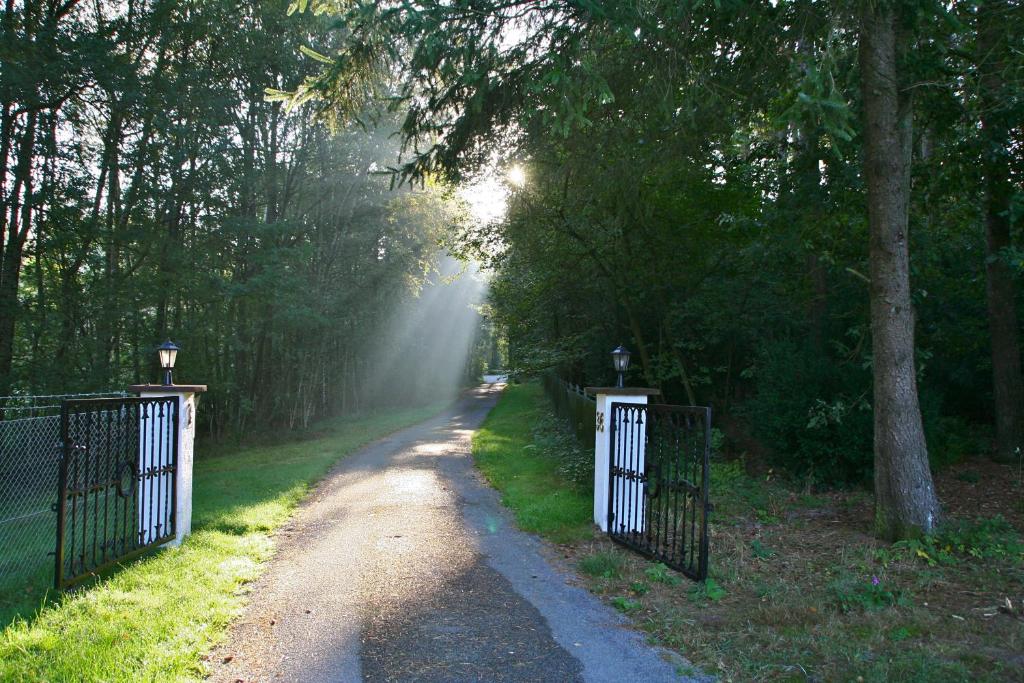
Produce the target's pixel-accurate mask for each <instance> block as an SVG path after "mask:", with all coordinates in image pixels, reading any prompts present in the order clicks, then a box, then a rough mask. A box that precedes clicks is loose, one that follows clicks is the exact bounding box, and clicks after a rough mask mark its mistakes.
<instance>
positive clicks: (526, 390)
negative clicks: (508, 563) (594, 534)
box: [473, 383, 593, 543]
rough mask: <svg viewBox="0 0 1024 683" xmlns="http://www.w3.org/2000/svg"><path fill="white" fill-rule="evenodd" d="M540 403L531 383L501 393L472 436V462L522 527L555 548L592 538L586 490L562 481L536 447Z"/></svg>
mask: <svg viewBox="0 0 1024 683" xmlns="http://www.w3.org/2000/svg"><path fill="white" fill-rule="evenodd" d="M543 400H544V397H543V394H542V393H541V388H540V386H539V385H538V384H535V383H529V384H515V385H510V386H509V387H508V388H507V389H505V391H504V393H503V394H502V397H501V400H500V401H499V402H498V405H497V406H496V407H495V408H494V410H492V411H491V413H490V414H489V415H488V416H487V419H486V420H485V421H484V423H483V425H482V426H481V428H480V429H479V430H478V431H477V432H476V434H474V435H473V457H474V459H475V461H476V464H477V467H479V468H480V471H481V472H483V474H484V476H485V477H486V478H487V481H489V482H490V483H491V485H492V486H494V487H495V488H496V489H498V490H499V491H500V492H501V496H502V502H503V503H504V504H505V505H506V506H508V507H509V508H511V510H512V511H513V513H514V514H515V517H516V522H518V524H519V526H520V527H521V528H523V529H525V530H526V531H531V532H534V533H538V534H540V535H542V536H544V537H545V538H547V539H549V540H551V541H554V542H556V543H569V542H572V541H578V540H581V539H584V538H590V536H591V530H590V514H591V510H592V508H593V503H592V502H591V501H592V500H593V499H592V498H591V495H590V491H589V490H588V489H587V488H585V487H579V486H576V485H574V484H573V483H572V482H571V481H570V480H569V479H568V478H567V477H565V476H563V475H562V474H561V473H560V472H559V465H560V462H559V460H558V459H557V458H555V457H551V455H549V454H548V453H547V451H546V450H545V449H542V448H538V447H537V443H535V440H534V436H535V435H534V427H535V425H536V424H537V423H538V421H539V420H540V418H541V415H542V412H543V408H544V405H543V403H542V402H543Z"/></svg>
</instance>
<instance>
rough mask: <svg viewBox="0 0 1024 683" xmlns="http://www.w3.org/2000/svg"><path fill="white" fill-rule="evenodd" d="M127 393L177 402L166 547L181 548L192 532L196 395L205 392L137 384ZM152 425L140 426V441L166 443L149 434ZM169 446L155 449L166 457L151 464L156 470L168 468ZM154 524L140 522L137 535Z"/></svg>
mask: <svg viewBox="0 0 1024 683" xmlns="http://www.w3.org/2000/svg"><path fill="white" fill-rule="evenodd" d="M128 390H129V391H130V392H131V393H133V394H137V395H138V396H140V397H141V398H160V397H173V398H175V399H177V408H178V430H177V434H176V436H177V438H176V439H175V441H176V442H177V456H178V458H177V461H178V464H177V469H176V470H175V476H174V492H175V495H174V502H175V504H174V517H175V536H174V540H172V541H169V542H168V545H172V546H176V545H181V542H182V541H183V540H184V539H185V537H186V536H188V535H189V534H190V533H191V532H192V460H193V446H194V443H195V436H196V407H197V405H198V403H199V398H198V394H201V393H203V392H204V391H206V385H205V384H171V385H167V386H164V385H160V384H136V385H134V386H131V387H129V388H128ZM154 425H155V423H154V421H152V420H150V421H149V423H148V424H141V425H139V439H140V440H143V439H155V440H157V441H168V438H167V436H165V435H163V434H151V433H150V432H152V431H153V429H154ZM170 445H171V444H169V443H168V444H167V447H166V448H163V449H158V452H162V453H166V454H167V455H166V457H165V458H164V462H160V463H153V464H154V465H156V466H161V465H168V464H170V462H171V460H170ZM152 523H153V522H152V521H151V520H146V519H144V518H140V520H139V524H140V531H141V532H143V533H146V532H148V531H149V529H148V526H149V525H151V524H152Z"/></svg>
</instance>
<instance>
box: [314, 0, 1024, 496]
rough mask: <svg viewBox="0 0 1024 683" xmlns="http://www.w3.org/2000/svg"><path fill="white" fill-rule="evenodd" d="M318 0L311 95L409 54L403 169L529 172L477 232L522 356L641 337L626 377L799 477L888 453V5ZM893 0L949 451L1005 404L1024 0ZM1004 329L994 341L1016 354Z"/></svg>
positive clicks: (594, 376)
mask: <svg viewBox="0 0 1024 683" xmlns="http://www.w3.org/2000/svg"><path fill="white" fill-rule="evenodd" d="M309 4H310V5H312V6H314V7H316V8H317V10H318V11H322V12H327V13H330V14H334V15H336V16H337V17H338V24H337V25H338V26H344V27H345V30H346V31H347V33H346V42H345V46H346V47H345V49H343V50H340V51H338V52H337V53H336V54H335V53H333V52H331V51H330V50H327V51H326V53H327V54H328V56H329V58H330V61H331V63H330V64H329V65H326V66H325V67H324V71H323V72H322V73H321V74H320V76H319V77H316V78H311V79H309V80H307V81H306V82H305V83H304V85H303V90H302V92H303V93H308V92H310V91H318V92H319V93H320V94H322V95H323V96H325V97H326V98H327V99H328V101H329V102H332V103H334V104H335V105H336V106H342V105H345V104H348V105H349V106H351V104H352V100H351V95H352V93H351V92H350V91H343V92H342V91H339V90H338V89H337V88H336V87H335V85H334V83H335V81H336V80H337V79H338V78H340V77H341V75H342V74H346V73H350V72H352V71H353V70H354V69H356V67H357V64H356V63H355V62H354V61H353V57H352V55H354V54H362V53H363V52H365V51H367V50H370V51H376V53H377V54H380V55H387V56H388V57H389V58H390V59H391V60H392V61H393V63H395V64H396V65H398V66H400V67H401V73H402V74H403V80H402V81H401V83H400V85H399V86H397V87H396V89H395V90H394V91H393V92H392V93H391V94H392V95H393V98H392V99H391V100H389V102H390V104H391V105H392V107H393V108H394V109H397V110H399V111H401V112H402V113H403V114H404V115H405V119H404V123H403V127H402V131H403V133H404V135H405V139H406V143H407V147H408V148H409V150H410V151H412V150H415V154H412V155H411V156H410V157H409V158H408V162H407V163H406V164H405V165H404V166H403V167H402V168H401V169H400V171H401V173H402V174H403V177H406V178H411V179H417V178H424V177H430V175H431V174H434V173H443V174H448V175H450V176H452V177H456V178H459V177H466V176H472V175H473V173H474V172H478V171H480V170H481V169H486V168H488V167H492V168H497V170H499V171H504V170H506V169H508V168H509V167H511V166H513V165H519V166H521V167H522V168H523V169H524V170H525V176H526V182H525V184H523V185H522V186H521V187H512V197H511V201H510V207H509V212H508V215H507V217H506V218H505V219H504V220H503V221H499V222H497V223H496V224H493V225H489V226H482V227H481V226H475V227H473V228H472V229H471V230H469V231H467V232H466V233H464V234H462V235H461V236H460V239H458V240H457V242H458V244H459V245H460V246H461V248H462V249H463V250H465V251H466V252H467V253H471V254H473V255H475V256H477V257H478V258H482V259H484V260H486V261H487V262H488V264H489V265H490V266H491V267H492V268H493V269H494V271H495V273H496V279H495V282H494V285H493V294H492V302H493V309H494V314H495V316H496V319H497V321H498V322H499V323H500V325H501V326H502V327H503V329H504V330H505V331H506V333H507V335H508V343H509V348H510V353H511V357H512V363H513V365H514V366H515V367H516V368H518V369H519V370H520V371H522V372H527V373H528V372H531V371H536V370H541V369H545V368H552V367H553V368H556V369H557V370H558V371H559V372H560V373H561V374H562V375H563V376H564V377H566V378H567V379H570V380H572V381H576V382H579V383H582V384H588V383H589V384H604V383H607V382H609V381H610V380H611V379H612V377H613V375H612V372H611V367H610V363H609V360H608V351H609V350H610V349H611V348H613V347H614V346H616V345H617V344H618V343H620V342H621V343H626V344H627V346H629V347H631V348H632V349H633V351H634V352H635V355H634V359H635V362H634V365H633V368H634V369H633V371H632V373H631V376H630V381H632V382H634V383H637V384H646V385H651V386H656V387H659V388H661V389H662V391H663V392H664V395H665V396H666V397H667V399H668V400H670V401H672V402H683V403H692V402H696V403H701V404H712V405H713V406H714V407H715V408H716V411H717V413H718V415H720V416H726V417H729V418H732V419H730V420H729V424H730V428H731V431H732V433H733V434H734V435H736V436H737V437H738V438H739V439H740V440H743V441H748V440H749V438H753V439H754V440H755V441H757V442H759V443H760V444H761V445H762V446H764V447H765V448H766V449H767V450H768V452H769V454H770V455H771V457H773V458H774V459H775V462H776V463H778V464H781V465H784V466H785V467H787V468H788V469H790V470H791V471H793V472H795V473H797V474H798V475H802V476H812V477H814V478H815V479H818V480H821V481H826V482H837V481H846V482H849V481H863V480H865V479H866V478H867V477H868V476H869V475H870V472H871V467H872V452H871V445H872V407H873V406H872V402H873V396H872V372H871V367H872V362H873V358H872V353H873V347H872V335H871V327H870V317H869V307H868V299H869V278H870V273H871V266H870V264H869V262H868V261H869V258H868V256H869V254H868V244H869V239H868V222H867V212H866V210H865V182H864V173H863V166H862V164H863V145H864V130H863V124H862V120H863V117H862V108H863V101H862V99H861V91H860V86H861V83H862V79H861V74H860V72H859V68H860V67H859V62H858V54H857V49H858V40H857V39H858V35H859V33H858V32H859V31H860V15H859V12H861V10H864V11H865V12H866V11H868V9H865V8H870V7H875V6H883V5H884V6H886V7H888V6H889V5H887V4H886V3H884V2H883V3H859V2H852V1H851V2H841V3H823V2H812V1H810V0H796V1H792V2H779V3H776V2H767V1H758V0H749V1H741V0H731V1H729V2H713V3H712V2H701V1H692V2H679V1H677V0H672V1H666V2H659V1H657V0H654V1H652V2H634V1H632V0H588V1H587V2H568V1H561V0H545V1H544V2H525V1H519V2H517V1H513V2H504V1H503V2H488V1H484V2H478V3H471V4H465V3H453V4H451V5H446V4H440V5H439V4H436V3H432V2H406V3H397V4H389V3H371V2H355V3H351V4H348V3H343V4H341V5H339V4H336V3H333V2H316V0H312V1H311V2H310V3H309ZM983 4H984V5H985V8H982V5H983ZM306 5H307V3H305V2H300V3H297V5H296V6H298V7H303V8H304V7H306ZM892 7H895V8H896V9H897V10H898V11H899V13H900V14H899V19H898V20H899V23H900V26H901V27H902V28H901V31H902V33H901V34H900V40H901V41H904V42H903V43H901V45H903V44H905V45H906V47H907V49H906V50H901V51H900V52H899V58H900V60H901V61H900V65H899V69H900V73H901V74H902V75H903V77H904V78H906V79H907V83H908V85H907V86H906V88H905V90H904V91H901V92H902V94H901V97H904V96H907V97H909V96H910V95H912V97H913V101H914V109H913V112H914V115H913V145H912V148H913V166H912V175H913V178H912V188H913V189H912V194H911V203H910V206H909V213H910V235H909V241H910V255H911V256H910V259H911V261H910V280H911V287H912V289H911V298H912V301H913V305H914V308H915V311H916V316H917V325H916V333H917V338H916V359H917V367H918V382H919V383H920V385H921V393H922V399H921V404H922V406H923V407H922V413H924V420H925V431H926V432H927V433H928V435H929V440H930V442H931V443H932V444H933V445H938V446H939V448H938V450H937V452H932V453H931V457H932V459H933V461H935V460H938V461H948V460H953V459H956V458H958V457H962V456H963V455H965V454H966V453H965V452H964V449H966V448H969V447H971V446H973V445H974V443H975V439H973V438H971V436H970V435H972V434H984V433H985V432H986V431H987V430H988V428H989V425H991V424H992V422H993V416H994V413H995V409H994V407H993V389H992V387H993V378H992V371H993V370H992V369H993V365H992V364H993V357H992V356H990V336H989V335H990V323H991V322H992V320H993V319H995V320H1001V319H1002V316H995V318H993V317H992V313H991V312H990V311H992V310H1005V306H1006V305H1009V307H1010V310H1011V311H1012V309H1013V307H1014V301H1013V299H1014V297H1016V294H1015V293H1014V290H1015V289H1016V282H1017V280H1019V277H1020V273H1021V269H1020V265H1019V264H1020V262H1019V259H1017V258H1016V256H1015V254H1016V253H1017V251H1016V249H1015V248H1014V247H1013V246H1012V245H1011V246H1009V247H1007V246H1005V245H1003V244H1001V243H999V241H998V240H995V241H993V239H992V238H991V235H990V238H989V240H988V243H986V234H987V233H986V222H988V223H992V222H993V221H996V222H998V221H1000V220H1002V221H1003V223H1005V225H1004V227H1006V226H1009V228H1008V229H1009V231H1010V233H1012V236H1013V239H1016V232H1017V227H1016V226H1018V225H1019V216H1020V206H1021V205H1022V198H1024V193H1022V188H1021V177H1022V170H1024V155H1022V153H1021V152H1022V150H1024V145H1022V144H1021V128H1020V125H1019V122H1020V121H1021V120H1024V77H1022V74H1024V60H1022V59H1021V55H1022V54H1024V52H1022V51H1021V50H1020V49H1019V47H1020V45H1021V40H1022V36H1024V17H1022V15H1024V13H1022V12H1020V10H1019V7H1015V3H1001V2H997V3H978V2H973V1H962V2H956V3H946V4H943V3H937V2H930V1H928V0H921V1H920V2H915V3H895V4H892ZM982 9H985V10H987V13H986V12H983V11H982ZM872 11H873V10H872ZM1014 46H1016V47H1014ZM364 94H365V93H364ZM908 101H909V100H908ZM982 122H986V123H985V125H981V124H982ZM892 153H893V154H895V153H897V152H896V151H895V150H893V151H892ZM495 159H497V161H495ZM983 161H984V162H985V164H987V165H985V164H983V163H982V162H983ZM993 198H996V199H998V200H999V201H998V202H994V200H993ZM1000 202H1002V203H1000ZM993 262H998V263H1003V264H1005V265H1006V266H1007V269H1006V270H1007V272H1008V273H1009V274H1008V275H1007V272H1004V273H1002V275H1005V276H1006V277H1003V279H1002V280H998V282H1002V283H1003V285H1005V286H1003V288H1002V289H1001V290H999V292H1002V294H999V293H998V292H997V293H996V294H993V293H991V292H995V291H996V289H991V292H990V293H988V294H987V293H986V281H987V280H986V277H988V278H989V280H988V282H989V285H990V288H992V287H994V285H992V283H993V282H997V278H996V276H997V275H1000V274H999V273H996V274H995V275H992V274H991V273H989V274H988V275H986V268H987V267H989V266H991V264H992V263H993ZM989 270H991V268H989ZM1002 275H1000V277H1002ZM998 282H997V284H998ZM1007 291H1009V292H1010V295H1009V300H1007V298H1006V292H1007ZM986 296H988V297H989V308H986ZM1000 296H1001V297H1002V299H999V297H1000ZM993 302H995V303H996V304H998V305H997V306H996V307H995V308H993ZM998 306H1003V307H1004V308H1003V309H999V308H998ZM1013 327H1014V328H1016V322H1014V323H1013ZM1010 332H1011V333H1014V334H1015V329H1014V330H1011V331H1010ZM1001 338H1003V339H1004V340H1006V339H1008V338H1007V337H1006V334H1005V330H1004V334H1003V336H1002V337H1001ZM1007 344H1008V345H1004V346H1003V347H1000V348H1001V349H1003V351H1000V352H999V353H1001V354H1002V356H1000V355H999V353H997V354H996V358H997V360H998V359H1000V358H1001V359H1002V360H1004V361H1006V360H1009V359H1011V357H1017V356H1019V348H1017V346H1016V344H1017V342H1016V341H1015V340H1013V339H1008V341H1007ZM1007 348H1009V349H1011V350H1010V351H1009V352H1005V349H1007ZM1011 365H1012V364H1011ZM1007 367H1010V366H1007ZM1006 372H1007V373H1008V374H1007V376H1009V375H1012V374H1014V372H1013V371H1012V367H1011V369H1010V370H1007V371H1006ZM1016 375H1019V372H1016ZM1016 385H1019V381H1017V382H1016ZM1016 385H1015V386H1016ZM1007 395H1010V394H1007ZM904 408H905V409H906V410H907V411H908V412H913V413H916V412H917V405H916V404H915V405H913V406H906V407H904ZM901 409H902V408H898V409H896V412H899V410H901ZM1001 410H1004V411H1009V412H1014V413H1018V412H1020V410H1021V408H1020V406H1017V405H1015V403H1014V402H1013V401H1009V402H1004V404H1003V406H1002V407H1001ZM908 424H909V423H908ZM1010 450H1011V455H1012V448H1011V449H1010ZM933 451H935V449H934V448H933ZM886 453H887V455H886V457H890V454H888V451H887V452H886Z"/></svg>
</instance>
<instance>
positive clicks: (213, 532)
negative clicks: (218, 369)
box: [0, 405, 442, 681]
mask: <svg viewBox="0 0 1024 683" xmlns="http://www.w3.org/2000/svg"><path fill="white" fill-rule="evenodd" d="M441 408H442V406H441V405H434V406H430V407H427V408H420V409H410V410H399V411H393V412H388V413H381V414H377V415H371V416H365V417H360V418H353V419H350V420H343V421H335V422H334V423H332V424H330V425H328V426H327V427H328V428H327V433H326V435H325V436H323V438H319V439H316V440H310V441H304V442H298V443H293V444H284V445H281V446H275V447H258V448H250V449H245V450H242V451H237V452H234V453H225V454H222V455H218V456H215V457H209V458H206V459H202V458H200V459H199V460H198V461H197V463H196V471H195V520H194V521H195V525H194V527H195V533H194V534H193V535H192V536H190V537H189V538H188V539H187V540H186V541H185V543H184V544H182V546H181V547H180V548H168V549H164V550H161V551H158V552H156V553H154V554H152V555H151V556H149V557H147V558H145V559H142V560H139V561H137V562H133V563H129V564H128V565H127V566H126V567H125V568H124V569H122V570H121V571H119V572H117V573H115V574H114V575H113V576H111V577H110V578H108V579H105V580H102V581H100V582H98V583H96V584H95V585H93V586H91V587H88V588H86V589H83V590H80V591H78V592H75V593H73V594H68V595H66V596H64V597H62V598H59V599H58V600H56V601H54V602H52V603H51V604H49V605H47V606H45V607H43V608H42V609H39V610H38V612H37V613H36V614H33V613H32V612H31V611H30V610H31V606H30V605H28V606H25V607H24V608H23V611H22V615H23V617H22V618H18V619H16V620H15V621H14V622H12V623H11V624H10V625H9V626H7V627H6V628H5V629H4V630H3V631H2V632H0V680H2V681H42V680H45V681H80V680H103V681H140V680H146V681H151V680H159V681H168V680H196V679H200V678H202V676H203V669H202V663H201V660H200V657H201V655H202V654H203V653H204V652H206V651H207V650H208V649H209V648H210V647H211V646H212V645H213V644H215V643H216V642H217V641H218V640H220V639H221V638H222V637H223V636H224V633H225V632H226V629H227V626H228V624H229V623H230V620H231V618H232V617H233V616H234V615H235V614H237V613H238V612H239V610H240V609H241V608H242V606H243V605H244V602H245V598H244V593H243V590H244V589H243V586H244V584H246V583H248V582H251V581H252V580H253V579H255V578H256V576H257V575H258V574H259V572H260V568H261V565H260V563H261V562H263V561H265V560H266V559H267V558H269V557H270V555H271V554H272V552H273V541H272V540H271V539H270V537H269V533H268V532H270V531H272V530H273V529H276V528H277V527H279V526H280V525H281V524H282V523H284V521H286V520H287V519H288V517H289V516H290V515H291V513H292V511H293V510H294V508H295V506H296V505H297V504H298V503H299V501H301V500H302V498H303V496H304V495H305V494H306V493H307V492H308V490H309V487H310V485H311V483H312V482H314V481H316V480H317V479H319V478H320V477H322V476H323V475H324V474H325V473H326V472H327V470H328V469H330V467H331V466H332V465H333V464H334V463H335V462H336V461H337V460H338V459H339V458H341V457H343V456H344V455H347V454H348V453H350V452H352V451H353V450H355V449H357V448H359V447H360V446H362V445H364V444H366V443H368V442H370V441H372V440H374V439H376V438H378V437H381V436H383V435H385V434H387V433H390V432H393V431H395V430H397V429H400V428H402V427H405V426H408V425H411V424H415V423H417V422H420V421H422V420H424V419H426V418H428V417H430V416H431V415H434V414H436V413H437V412H438V411H439V410H440V409H441Z"/></svg>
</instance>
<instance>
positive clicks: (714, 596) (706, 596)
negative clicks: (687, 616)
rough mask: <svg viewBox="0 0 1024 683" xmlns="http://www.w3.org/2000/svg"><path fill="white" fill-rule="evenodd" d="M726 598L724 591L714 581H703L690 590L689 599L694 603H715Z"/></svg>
mask: <svg viewBox="0 0 1024 683" xmlns="http://www.w3.org/2000/svg"><path fill="white" fill-rule="evenodd" d="M725 596H726V591H725V589H724V588H722V587H721V586H720V585H718V582H717V581H715V580H714V579H704V580H703V581H701V582H700V583H696V584H694V585H693V587H692V588H691V589H690V599H692V600H694V601H695V602H705V601H708V600H710V601H712V602H717V601H719V600H721V599H722V598H724V597H725Z"/></svg>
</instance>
